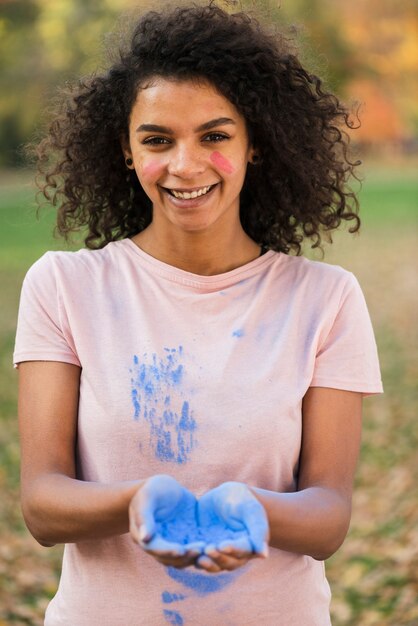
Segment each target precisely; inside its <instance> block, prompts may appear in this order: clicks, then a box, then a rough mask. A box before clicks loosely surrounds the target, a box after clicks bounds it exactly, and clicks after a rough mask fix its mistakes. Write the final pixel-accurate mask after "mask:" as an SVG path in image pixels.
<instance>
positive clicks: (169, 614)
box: [164, 609, 184, 626]
mask: <svg viewBox="0 0 418 626" xmlns="http://www.w3.org/2000/svg"><path fill="white" fill-rule="evenodd" d="M164 617H165V619H166V620H167V622H168V623H169V624H175V625H176V626H182V625H183V624H184V621H183V618H182V616H181V615H180V613H177V611H167V609H164Z"/></svg>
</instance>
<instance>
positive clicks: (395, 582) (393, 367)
mask: <svg viewBox="0 0 418 626" xmlns="http://www.w3.org/2000/svg"><path fill="white" fill-rule="evenodd" d="M415 169H416V168H413V167H412V168H407V167H402V169H401V170H400V169H399V170H394V168H393V166H392V165H391V167H390V168H387V169H385V170H384V171H382V170H377V171H372V170H369V172H366V175H365V182H364V188H363V190H362V192H361V194H360V200H361V205H362V210H363V218H364V229H363V232H362V233H361V234H360V235H359V236H355V237H349V236H348V235H347V233H345V232H341V233H339V234H337V235H336V237H335V248H329V249H327V251H326V256H325V260H326V261H328V262H332V263H338V264H341V265H343V266H344V267H346V268H347V269H349V270H352V271H353V272H354V273H355V274H356V275H357V277H358V278H359V281H360V283H361V285H362V287H363V290H364V292H365V295H366V299H367V301H368V304H369V309H370V313H371V316H372V320H373V323H374V327H375V331H376V336H377V341H378V347H379V352H380V358H381V364H382V373H383V382H384V386H385V394H384V395H383V396H378V397H374V398H373V397H372V398H369V399H366V401H365V411H364V436H363V449H362V456H361V461H360V464H359V470H358V474H357V480H356V490H355V497H354V512H353V521H352V527H351V531H350V534H349V537H348V539H347V540H346V542H345V544H344V545H343V547H342V548H341V549H340V551H339V552H338V553H337V554H336V555H335V556H334V557H333V558H332V559H331V560H330V561H329V563H328V567H327V570H328V578H329V580H330V583H331V587H332V589H333V604H332V609H333V615H334V618H333V624H334V626H358V625H359V624H361V626H394V625H395V624H396V626H414V625H416V624H417V623H418V606H417V603H416V597H417V593H418V577H417V571H418V530H417V529H418V510H417V507H416V503H415V491H416V484H417V481H418V466H417V463H416V450H417V446H418V438H417V429H416V410H415V406H416V403H417V386H416V381H417V378H418V359H417V353H416V352H413V350H412V349H411V346H413V345H414V342H415V345H416V340H417V326H416V322H415V319H414V315H413V312H414V310H415V311H416V308H417V294H416V289H414V286H415V283H416V270H415V269H414V268H415V267H416V261H417V250H418V245H417V243H418V242H417V234H416V233H417V228H416V226H417V221H418V213H417V206H418V203H417V200H418V184H417V181H416V177H415ZM13 176H14V179H13ZM13 176H10V174H7V175H3V177H1V176H0V183H2V187H3V189H4V192H3V195H2V197H1V198H0V250H1V253H0V280H1V284H2V296H3V300H2V303H3V306H2V316H1V322H0V354H1V358H0V396H1V402H0V423H1V428H0V489H1V493H2V498H1V501H0V531H1V536H2V542H1V546H0V626H5V625H6V624H8V625H9V624H13V625H16V626H17V625H25V624H26V625H28V624H29V625H32V626H38V625H39V626H41V624H43V619H42V616H43V613H44V610H45V606H46V604H47V602H48V600H49V598H51V596H52V595H53V594H54V592H55V589H56V584H57V580H58V572H59V563H60V558H61V553H62V548H61V547H56V548H49V549H45V548H41V547H40V546H39V545H37V544H36V542H35V541H34V540H33V539H32V538H31V537H30V535H29V533H28V532H27V531H26V530H25V528H24V524H23V522H22V518H21V515H20V511H19V504H18V481H19V476H18V473H19V470H18V463H19V450H18V441H17V423H16V421H17V420H16V374H15V372H14V371H13V369H12V367H11V358H12V357H11V353H12V349H13V341H14V332H15V325H16V312H17V305H18V298H19V290H20V285H21V282H22V279H23V276H24V273H25V271H26V269H27V268H28V266H29V265H30V264H31V263H32V262H34V261H35V260H36V258H38V257H39V256H40V255H41V254H42V252H43V251H45V250H46V249H51V248H58V247H61V244H60V242H58V241H55V240H54V239H53V238H52V236H51V234H50V230H51V224H52V217H53V216H52V215H51V214H49V213H44V214H42V219H41V221H40V222H38V223H37V222H35V216H34V208H33V203H32V198H33V192H32V191H31V187H30V185H29V182H28V181H29V179H30V176H29V175H26V176H24V177H22V176H19V177H17V175H16V174H14V175H13ZM394 233H396V237H394Z"/></svg>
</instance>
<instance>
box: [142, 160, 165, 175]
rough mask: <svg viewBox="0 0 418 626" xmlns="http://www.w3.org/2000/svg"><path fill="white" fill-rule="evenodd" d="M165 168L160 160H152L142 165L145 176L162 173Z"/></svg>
mask: <svg viewBox="0 0 418 626" xmlns="http://www.w3.org/2000/svg"><path fill="white" fill-rule="evenodd" d="M163 169H164V165H163V164H162V163H160V161H151V162H150V163H146V164H144V165H143V167H142V175H143V176H144V178H154V176H156V175H158V174H160V172H162V171H163Z"/></svg>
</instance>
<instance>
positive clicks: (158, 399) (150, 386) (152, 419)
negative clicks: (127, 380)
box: [131, 346, 197, 464]
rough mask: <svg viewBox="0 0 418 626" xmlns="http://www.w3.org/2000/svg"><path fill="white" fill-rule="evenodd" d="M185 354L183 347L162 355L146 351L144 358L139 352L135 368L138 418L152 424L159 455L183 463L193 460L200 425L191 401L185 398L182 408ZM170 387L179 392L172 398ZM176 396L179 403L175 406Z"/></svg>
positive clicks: (133, 392)
mask: <svg viewBox="0 0 418 626" xmlns="http://www.w3.org/2000/svg"><path fill="white" fill-rule="evenodd" d="M182 355H183V346H179V347H178V348H164V356H163V357H162V358H160V357H158V356H157V355H156V354H153V355H150V356H149V357H148V355H147V354H144V355H143V360H142V361H141V360H140V358H139V357H138V355H134V357H133V364H134V367H133V368H132V370H131V372H132V378H131V385H132V389H131V401H132V405H133V408H134V419H135V420H137V421H138V420H139V419H140V418H141V417H142V418H143V419H144V420H145V421H146V422H147V423H148V425H149V429H150V444H151V447H152V448H153V449H154V453H155V456H156V457H157V458H158V459H160V460H162V461H165V462H170V463H173V462H174V463H179V464H182V463H185V462H186V461H188V459H189V455H190V452H191V450H192V449H193V447H194V445H195V439H194V431H195V430H196V427H197V424H196V421H195V419H194V418H193V412H192V410H191V409H190V406H189V403H188V402H185V401H183V402H182V405H181V409H180V410H179V404H178V402H179V396H180V397H181V395H182V392H181V386H182V383H183V378H184V367H183V365H182V364H181V363H179V359H180V357H181V356H182ZM170 390H178V391H177V392H176V393H174V396H173V397H172V394H171V393H169V391H170ZM176 398H177V403H176V406H173V404H174V401H175V399H176ZM176 408H177V411H176V410H175V409H176Z"/></svg>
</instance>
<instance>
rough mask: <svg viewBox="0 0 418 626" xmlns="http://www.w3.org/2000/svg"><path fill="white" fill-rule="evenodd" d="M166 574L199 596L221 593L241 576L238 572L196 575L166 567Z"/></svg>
mask: <svg viewBox="0 0 418 626" xmlns="http://www.w3.org/2000/svg"><path fill="white" fill-rule="evenodd" d="M166 571H167V574H168V575H169V576H170V578H172V579H173V580H175V581H176V582H179V583H181V584H182V585H184V586H185V587H188V588H189V589H193V591H195V592H196V593H197V595H199V596H205V595H207V594H209V593H215V592H217V591H221V590H222V589H224V588H225V587H227V586H228V585H230V584H231V583H232V582H234V580H235V579H236V578H237V577H238V576H240V575H241V573H242V572H239V571H238V570H237V571H235V572H228V573H225V574H196V573H194V572H190V571H189V570H186V569H177V568H175V567H167V568H166Z"/></svg>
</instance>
